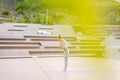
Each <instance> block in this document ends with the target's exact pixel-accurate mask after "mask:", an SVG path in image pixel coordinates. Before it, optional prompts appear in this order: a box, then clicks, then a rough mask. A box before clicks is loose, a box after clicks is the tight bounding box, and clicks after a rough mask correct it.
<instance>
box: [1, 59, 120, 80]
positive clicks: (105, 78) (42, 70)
mask: <svg viewBox="0 0 120 80" xmlns="http://www.w3.org/2000/svg"><path fill="white" fill-rule="evenodd" d="M63 61H64V60H63V57H52V58H37V57H34V58H21V59H0V80H120V76H119V74H120V68H119V67H120V61H119V60H112V59H104V58H87V57H86V58H83V57H70V58H69V66H68V69H67V71H63V67H64V62H63Z"/></svg>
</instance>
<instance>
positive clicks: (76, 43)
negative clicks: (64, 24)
mask: <svg viewBox="0 0 120 80" xmlns="http://www.w3.org/2000/svg"><path fill="white" fill-rule="evenodd" d="M70 43H71V45H100V43H99V42H70Z"/></svg>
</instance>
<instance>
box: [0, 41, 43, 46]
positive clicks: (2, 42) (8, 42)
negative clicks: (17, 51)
mask: <svg viewBox="0 0 120 80" xmlns="http://www.w3.org/2000/svg"><path fill="white" fill-rule="evenodd" d="M0 44H24V45H28V44H29V45H41V43H40V42H28V41H24V42H23V41H0Z"/></svg>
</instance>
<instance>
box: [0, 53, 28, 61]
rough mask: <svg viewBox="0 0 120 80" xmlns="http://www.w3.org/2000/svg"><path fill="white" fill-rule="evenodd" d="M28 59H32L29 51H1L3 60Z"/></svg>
mask: <svg viewBox="0 0 120 80" xmlns="http://www.w3.org/2000/svg"><path fill="white" fill-rule="evenodd" d="M20 57H22V58H26V57H30V55H29V52H28V51H0V59H1V58H3V59H5V58H20Z"/></svg>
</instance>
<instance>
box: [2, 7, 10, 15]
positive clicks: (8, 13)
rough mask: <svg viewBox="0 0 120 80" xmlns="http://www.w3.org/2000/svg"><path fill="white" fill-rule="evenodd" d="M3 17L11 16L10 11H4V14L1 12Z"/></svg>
mask: <svg viewBox="0 0 120 80" xmlns="http://www.w3.org/2000/svg"><path fill="white" fill-rule="evenodd" d="M1 14H2V15H5V16H9V15H10V11H9V10H7V9H4V10H3V11H2V12H1Z"/></svg>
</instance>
